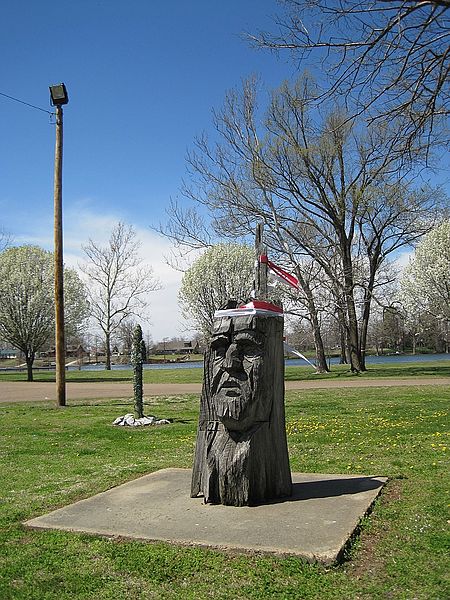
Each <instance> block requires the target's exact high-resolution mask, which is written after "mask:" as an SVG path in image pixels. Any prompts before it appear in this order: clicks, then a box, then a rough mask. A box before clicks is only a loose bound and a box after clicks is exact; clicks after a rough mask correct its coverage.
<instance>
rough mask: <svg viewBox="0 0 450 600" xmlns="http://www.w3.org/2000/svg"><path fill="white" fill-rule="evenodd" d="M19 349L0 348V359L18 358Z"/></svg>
mask: <svg viewBox="0 0 450 600" xmlns="http://www.w3.org/2000/svg"><path fill="white" fill-rule="evenodd" d="M19 353H20V351H19V350H14V348H6V349H4V350H0V359H7V358H11V359H13V358H19Z"/></svg>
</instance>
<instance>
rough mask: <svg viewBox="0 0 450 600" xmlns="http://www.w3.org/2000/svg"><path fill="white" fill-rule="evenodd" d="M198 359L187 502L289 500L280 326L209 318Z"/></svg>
mask: <svg viewBox="0 0 450 600" xmlns="http://www.w3.org/2000/svg"><path fill="white" fill-rule="evenodd" d="M214 327H215V329H214V332H213V336H212V338H211V344H210V346H209V348H208V350H207V352H206V354H205V371H204V380H203V389H202V396H201V400H200V417H199V425H198V432H197V443H196V449H195V458H194V467H193V472H192V487H191V496H192V497H196V496H198V495H199V494H202V495H203V498H204V502H205V503H216V504H226V505H231V506H244V505H252V504H258V503H262V502H264V501H267V500H270V499H273V498H281V497H286V496H290V495H291V493H292V480H291V473H290V468H289V456H288V449H287V441H286V426H285V417H284V356H283V354H284V353H283V319H282V318H280V317H261V316H243V317H233V318H230V317H222V318H220V319H216V320H215V323H214Z"/></svg>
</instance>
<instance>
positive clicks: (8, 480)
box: [0, 386, 450, 600]
mask: <svg viewBox="0 0 450 600" xmlns="http://www.w3.org/2000/svg"><path fill="white" fill-rule="evenodd" d="M449 400H450V389H448V388H445V387H442V386H441V387H438V386H436V387H433V386H429V387H426V388H425V387H424V388H420V387H414V386H413V387H407V388H381V389H364V390H354V389H352V390H342V389H339V390H333V391H328V390H309V391H303V392H290V393H288V394H287V398H286V410H287V431H288V441H289V450H290V458H291V468H292V470H293V471H302V472H319V473H361V474H372V475H386V476H388V477H389V478H390V480H389V483H388V485H387V486H386V487H385V489H384V491H383V493H382V495H381V497H380V499H379V500H378V501H377V502H376V505H375V507H374V510H373V512H372V514H371V516H370V517H369V518H366V519H365V520H364V522H363V523H362V528H361V534H360V536H359V538H358V539H357V540H356V541H355V543H354V545H353V547H352V548H351V550H350V551H349V554H348V556H347V559H346V561H345V562H344V563H343V564H342V565H340V566H335V567H333V568H324V567H321V566H317V565H309V564H306V563H304V562H303V561H301V560H299V559H297V558H288V559H281V558H274V557H267V556H265V557H262V556H257V555H254V556H239V555H237V556H235V555H232V554H224V553H220V552H217V551H208V550H206V549H195V548H177V547H173V546H170V545H167V544H162V543H155V544H152V543H143V542H130V541H124V540H112V539H102V538H96V537H94V536H89V535H82V534H69V533H64V532H55V531H31V530H26V529H24V528H23V527H22V526H21V522H22V521H23V520H25V519H28V518H31V517H33V516H37V515H40V514H43V513H45V512H47V511H49V510H51V509H54V508H56V507H59V506H62V505H65V504H68V503H70V502H73V501H75V500H77V499H80V498H85V497H88V496H90V495H92V494H94V493H96V492H99V491H102V490H105V489H107V488H109V487H111V486H114V485H117V484H120V483H123V482H125V481H127V480H130V479H133V478H135V477H138V476H140V475H142V474H145V473H148V472H150V471H154V470H157V469H160V468H164V467H190V466H191V463H192V454H193V448H194V440H195V432H196V421H197V411H198V400H197V398H196V397H194V396H183V397H181V396H180V397H177V396H172V397H160V398H154V399H152V401H151V403H149V404H147V405H146V413H147V414H156V415H158V416H160V417H168V418H171V419H173V420H174V421H173V423H172V424H171V425H167V426H162V427H160V428H145V429H144V428H139V429H136V430H128V429H124V428H114V427H112V426H111V422H112V421H113V419H114V418H115V417H116V416H118V415H120V414H123V413H124V411H128V410H129V408H130V407H129V406H128V405H123V404H121V403H120V401H111V400H108V401H92V402H86V401H84V402H78V403H76V402H71V406H70V407H66V408H64V409H57V408H54V407H53V406H52V405H50V404H48V405H44V404H43V405H39V406H38V407H37V406H31V405H30V406H24V405H23V404H21V405H13V404H10V405H2V406H1V408H0V415H1V419H0V431H1V436H2V438H1V439H2V441H1V446H0V455H1V462H0V466H1V473H2V477H1V480H0V495H1V505H0V506H1V508H0V540H1V542H0V544H1V547H2V550H1V552H0V598H1V599H2V600H9V599H31V600H40V599H50V598H51V599H53V598H55V599H56V598H58V600H63V599H69V598H70V599H94V598H95V599H96V600H103V599H111V600H112V599H114V600H118V599H127V600H128V599H146V598H163V599H165V598H167V599H177V600H180V599H181V600H182V599H185V598H186V599H203V598H218V599H230V600H231V599H233V600H239V599H244V598H252V599H255V600H256V599H261V598H263V599H264V598H267V599H269V598H270V599H273V598H276V599H277V600H278V599H297V598H299V599H300V598H307V599H320V600H327V599H330V600H331V599H333V600H334V599H336V598H342V599H344V600H345V599H367V600H369V599H377V598H380V599H381V598H383V599H384V598H389V599H404V600H413V599H419V600H437V599H441V600H445V599H447V598H448V597H450V586H449V585H448V580H447V581H446V574H448V572H449V571H450V569H449V567H450V565H449V561H448V540H449V538H448V526H449V525H448V523H449V521H448V519H449V516H448V502H449V500H448V481H447V479H446V477H447V475H448V449H449V446H450V440H449V438H448V435H449V432H448V422H449V421H448V402H449ZM446 428H447V429H446ZM186 492H187V493H188V490H187V491H186Z"/></svg>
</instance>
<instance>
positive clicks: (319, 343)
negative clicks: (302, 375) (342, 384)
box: [295, 268, 329, 373]
mask: <svg viewBox="0 0 450 600" xmlns="http://www.w3.org/2000/svg"><path fill="white" fill-rule="evenodd" d="M295 274H296V275H297V279H298V281H299V284H300V287H301V288H302V289H303V292H304V293H305V295H306V302H307V307H308V313H309V320H310V323H311V327H312V330H313V336H314V346H315V349H316V368H317V371H318V372H319V373H328V372H329V368H328V365H327V357H326V355H325V349H324V346H323V340H322V333H321V331H320V324H319V319H318V317H317V309H316V303H315V302H314V296H313V294H312V292H311V288H310V286H309V283H308V281H306V280H305V278H304V277H303V273H302V272H301V269H299V268H296V270H295Z"/></svg>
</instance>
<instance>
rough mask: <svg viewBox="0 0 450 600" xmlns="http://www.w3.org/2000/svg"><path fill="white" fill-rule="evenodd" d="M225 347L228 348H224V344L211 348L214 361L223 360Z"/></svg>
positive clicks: (225, 351)
mask: <svg viewBox="0 0 450 600" xmlns="http://www.w3.org/2000/svg"><path fill="white" fill-rule="evenodd" d="M227 347H228V346H225V345H224V344H215V345H214V347H213V351H214V354H213V356H214V360H223V359H224V358H225V355H226V353H227Z"/></svg>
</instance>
